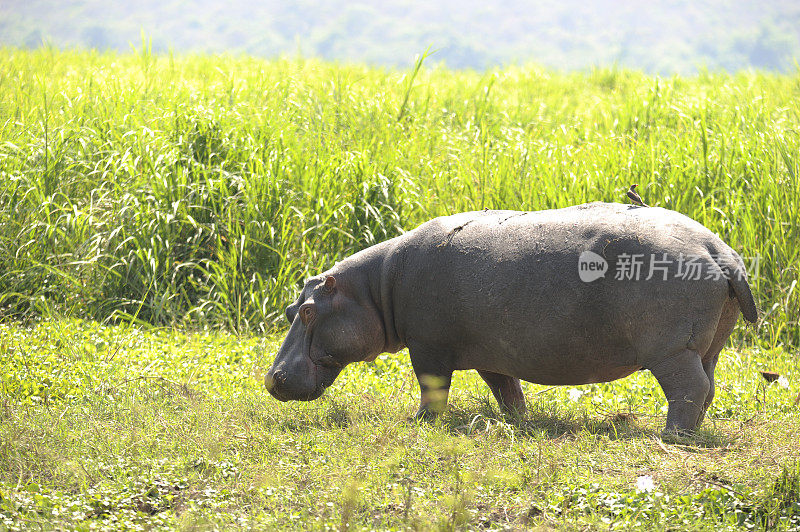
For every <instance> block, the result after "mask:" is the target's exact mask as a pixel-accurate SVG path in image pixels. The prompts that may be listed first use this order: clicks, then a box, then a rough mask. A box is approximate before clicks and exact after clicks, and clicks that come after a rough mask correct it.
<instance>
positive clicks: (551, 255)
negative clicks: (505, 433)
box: [265, 203, 758, 431]
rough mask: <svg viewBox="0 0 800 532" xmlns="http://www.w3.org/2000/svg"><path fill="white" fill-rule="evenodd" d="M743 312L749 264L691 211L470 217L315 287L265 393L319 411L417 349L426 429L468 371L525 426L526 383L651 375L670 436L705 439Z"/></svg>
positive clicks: (419, 234) (300, 303)
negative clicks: (358, 375)
mask: <svg viewBox="0 0 800 532" xmlns="http://www.w3.org/2000/svg"><path fill="white" fill-rule="evenodd" d="M587 257H589V259H588V260H589V261H593V262H590V263H588V264H587V262H586V261H587ZM584 268H587V269H591V270H592V275H585V274H586V273H587V272H586V271H583V269H584ZM740 312H741V313H742V314H743V315H744V318H745V319H746V320H747V321H749V322H755V321H756V320H757V319H758V312H757V309H756V304H755V301H754V300H753V295H752V293H751V291H750V287H749V285H748V282H747V274H746V271H745V268H744V264H743V262H742V259H741V258H740V257H739V255H738V254H737V253H736V252H735V251H734V250H733V249H731V248H730V247H729V246H728V245H727V244H725V243H724V242H723V241H722V240H720V238H719V237H717V236H716V235H715V234H714V233H712V232H711V231H709V230H708V229H706V228H705V227H703V226H702V225H700V224H699V223H697V222H695V221H694V220H691V219H690V218H688V217H686V216H684V215H682V214H679V213H677V212H674V211H670V210H666V209H662V208H658V207H651V208H648V209H642V208H638V207H635V206H633V205H621V204H616V203H590V204H586V205H577V206H574V207H569V208H565V209H556V210H546V211H536V212H516V211H479V212H467V213H462V214H455V215H452V216H446V217H441V218H436V219H433V220H431V221H429V222H427V223H424V224H422V225H421V226H419V227H417V228H416V229H414V230H412V231H409V232H407V233H405V234H403V235H401V236H398V237H396V238H393V239H391V240H388V241H386V242H383V243H381V244H377V245H375V246H372V247H370V248H367V249H365V250H363V251H360V252H358V253H356V254H354V255H352V256H351V257H349V258H347V259H345V260H343V261H341V262H339V263H337V264H336V265H335V266H334V267H333V268H331V269H330V270H328V271H326V272H323V273H321V274H320V275H318V276H315V277H312V278H310V279H308V281H307V282H306V283H305V286H304V287H303V290H302V292H301V293H300V295H299V296H298V298H297V300H296V301H295V302H294V303H293V304H292V305H290V306H289V307H287V309H286V318H287V319H288V321H289V323H290V324H291V327H290V328H289V332H288V334H287V335H286V338H285V340H284V342H283V344H282V345H281V347H280V349H279V351H278V353H277V355H276V357H275V361H274V363H273V364H272V367H271V368H270V369H269V371H268V372H267V375H266V377H265V385H266V388H267V390H269V392H270V394H272V395H273V396H274V397H276V398H277V399H280V400H282V401H287V400H312V399H316V398H317V397H319V396H320V395H322V393H323V391H324V390H325V388H327V387H329V386H330V385H331V384H332V383H333V381H334V379H335V378H336V377H337V375H338V374H339V372H340V371H341V369H342V368H343V367H344V366H346V365H347V364H350V363H352V362H359V361H371V360H374V359H375V357H376V356H377V355H378V354H380V353H383V352H390V353H394V352H397V351H398V350H400V349H402V348H404V347H407V348H408V350H409V353H410V356H411V363H412V365H413V368H414V372H415V374H416V376H417V378H418V380H419V383H420V388H421V403H420V407H419V411H418V413H417V415H418V416H419V417H432V416H435V415H436V414H437V413H438V412H441V411H442V409H443V408H444V407H445V405H446V402H447V391H448V390H449V387H450V381H451V376H452V374H453V372H454V371H456V370H467V369H475V370H478V373H479V374H480V376H481V377H482V378H483V379H484V381H486V384H487V385H488V386H489V388H490V389H491V391H492V393H493V394H494V396H495V398H496V399H497V401H498V403H499V404H500V405H501V407H503V408H506V409H508V410H513V411H517V412H520V411H524V409H525V397H524V395H523V392H522V388H521V387H520V379H522V380H526V381H529V382H533V383H538V384H547V385H570V384H571V385H577V384H587V383H593V382H607V381H612V380H615V379H619V378H622V377H625V376H627V375H630V374H631V373H633V372H634V371H637V370H640V369H648V370H650V371H651V372H652V374H653V375H654V376H655V378H656V379H657V380H658V382H659V384H660V385H661V388H662V389H663V391H664V394H665V395H666V398H667V400H668V404H669V406H668V412H667V420H666V429H667V430H669V431H691V430H693V429H694V428H695V427H697V425H698V424H699V423H700V422H701V421H702V420H703V416H704V414H705V411H706V409H707V408H708V406H709V404H711V401H712V400H713V398H714V368H715V366H716V364H717V359H718V357H719V353H720V351H721V350H722V347H723V345H724V344H725V342H726V340H727V339H728V337H729V336H730V334H731V332H732V331H733V328H734V326H735V324H736V322H737V319H738V316H739V313H740Z"/></svg>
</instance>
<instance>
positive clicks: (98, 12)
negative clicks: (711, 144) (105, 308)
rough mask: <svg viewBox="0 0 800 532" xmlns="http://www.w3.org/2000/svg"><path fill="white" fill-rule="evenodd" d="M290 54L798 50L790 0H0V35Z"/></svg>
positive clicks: (657, 55)
mask: <svg viewBox="0 0 800 532" xmlns="http://www.w3.org/2000/svg"><path fill="white" fill-rule="evenodd" d="M141 30H144V31H145V32H146V33H147V34H148V35H149V36H151V37H152V38H153V44H154V47H155V49H156V50H166V49H168V48H173V49H175V50H177V51H188V50H191V51H214V52H218V51H233V52H247V53H251V54H256V55H262V56H275V55H278V54H286V53H289V54H293V53H295V52H297V51H302V53H303V54H304V55H313V56H319V57H323V58H326V59H338V60H347V61H363V62H368V63H375V64H388V65H398V64H408V62H409V61H411V59H412V58H413V56H414V54H415V53H418V52H420V51H422V50H425V49H426V48H427V47H428V46H432V47H433V48H434V49H437V50H438V52H437V54H436V55H435V56H434V57H435V58H436V59H437V60H440V61H444V62H446V64H447V65H448V66H450V67H452V68H464V67H469V68H477V69H483V68H485V67H487V66H489V65H493V64H503V63H508V62H517V61H533V62H538V63H541V64H544V65H547V66H554V67H559V68H583V67H587V66H590V65H596V64H606V65H607V64H611V63H617V64H619V65H621V66H627V67H634V68H642V69H645V70H647V71H650V72H661V73H665V72H689V71H693V70H694V69H695V68H696V67H697V66H698V65H706V66H708V67H709V68H710V69H712V70H715V69H720V68H722V69H727V70H738V69H741V68H747V67H756V68H764V69H771V70H775V69H776V70H783V71H786V70H790V69H792V68H793V65H794V63H793V58H797V57H799V56H800V3H798V2H796V1H794V0H774V1H768V2H763V1H758V0H736V1H733V2H731V1H727V0H699V1H690V0H672V1H670V0H657V1H653V2H647V3H639V2H633V1H621V2H620V1H615V0H597V1H593V2H586V1H584V0H563V1H558V2H556V1H545V2H537V3H535V4H534V3H531V2H525V1H524V0H505V1H502V2H482V1H477V0H464V1H461V0H459V1H456V0H442V1H439V2H435V3H434V2H428V1H426V0H388V1H385V2H380V3H377V4H376V3H373V2H364V1H347V0H328V1H323V2H315V1H311V0H290V1H286V2H279V1H269V2H256V1H253V0H230V1H228V2H214V1H211V0H164V1H155V0H142V1H138V2H131V1H124V2H106V1H103V0H68V1H63V2H53V1H45V0H5V1H4V2H3V3H2V4H0V43H4V44H10V45H15V46H38V45H40V43H41V42H42V39H46V40H48V41H50V42H52V43H53V44H55V45H56V46H91V47H96V48H100V49H104V48H113V49H118V50H129V49H130V43H131V42H134V43H138V42H139V41H140V32H141Z"/></svg>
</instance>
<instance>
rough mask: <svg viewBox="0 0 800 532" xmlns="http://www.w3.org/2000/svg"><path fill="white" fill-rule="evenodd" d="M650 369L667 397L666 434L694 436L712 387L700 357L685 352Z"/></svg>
mask: <svg viewBox="0 0 800 532" xmlns="http://www.w3.org/2000/svg"><path fill="white" fill-rule="evenodd" d="M649 369H650V371H651V372H652V373H653V375H654V376H655V378H656V379H657V380H658V383H659V384H660V385H661V389H662V390H664V395H666V396H667V403H668V405H669V406H668V410H667V426H666V429H665V430H664V434H667V435H671V434H677V435H680V434H691V433H692V432H693V431H694V429H695V428H696V427H697V425H698V424H699V423H700V421H701V420H702V419H703V414H704V411H705V407H706V398H707V397H708V394H709V389H710V387H711V385H710V383H709V380H708V376H707V375H706V372H705V370H704V369H703V364H702V361H701V360H700V354H699V353H698V352H697V351H692V350H689V349H686V350H684V351H681V352H680V353H676V354H675V355H673V356H671V357H669V358H667V359H665V360H663V361H662V362H661V363H660V364H657V365H655V366H654V367H652V368H649Z"/></svg>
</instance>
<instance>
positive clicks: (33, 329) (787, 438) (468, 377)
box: [0, 319, 800, 530]
mask: <svg viewBox="0 0 800 532" xmlns="http://www.w3.org/2000/svg"><path fill="white" fill-rule="evenodd" d="M279 340H280V339H279V338H263V337H251V336H234V335H230V334H226V333H203V332H196V333H183V332H176V331H172V330H160V329H152V330H142V329H139V328H137V327H130V326H125V325H118V326H109V327H106V326H101V325H98V324H97V323H93V322H87V321H79V320H71V319H66V320H57V321H47V322H42V323H39V324H35V325H31V326H29V327H22V326H19V325H0V361H2V362H0V364H1V365H2V368H0V376H1V377H0V378H2V381H0V382H1V384H0V401H2V403H1V404H0V419H1V420H2V422H1V423H0V529H4V528H7V529H12V530H16V529H37V530H38V529H78V530H89V529H98V528H105V529H109V530H112V529H114V530H115V529H123V528H127V529H142V528H151V527H155V528H159V527H165V528H180V529H209V528H258V529H267V528H281V529H288V530H309V529H314V530H325V529H338V530H362V529H364V530H366V529H394V530H406V529H409V530H431V529H442V530H454V529H478V528H489V529H521V528H571V529H587V528H588V529H600V528H603V529H608V528H619V529H622V528H624V529H641V530H651V529H670V530H675V529H687V530H705V529H708V530H711V529H720V528H728V529H741V528H744V527H755V528H759V529H760V528H773V527H774V528H778V529H800V469H799V468H800V444H798V441H800V406H799V405H798V404H797V399H796V398H797V396H798V393H800V364H798V360H797V357H796V356H794V355H793V354H792V353H790V352H787V351H784V350H780V349H778V350H773V351H765V350H762V349H754V348H742V347H741V346H733V348H731V349H727V350H726V351H725V352H724V353H723V356H722V359H721V362H720V365H719V367H718V369H717V379H718V385H719V389H718V390H719V391H718V395H717V400H716V401H715V403H714V405H713V407H712V409H711V411H710V413H709V418H708V420H707V421H706V423H705V424H704V426H703V428H702V430H701V431H700V432H699V433H698V434H697V435H696V436H695V437H692V438H688V439H686V440H684V441H680V442H677V443H676V442H673V443H668V442H664V441H662V440H661V439H660V438H659V430H660V428H661V426H662V425H663V423H664V416H665V414H664V412H665V400H664V397H663V395H662V393H661V391H660V389H659V388H658V385H657V383H656V382H655V379H653V377H652V376H651V375H650V374H649V373H647V372H640V373H637V374H634V375H633V376H631V377H629V378H627V379H623V380H621V381H617V382H614V383H608V384H596V385H586V386H578V387H557V388H548V387H543V386H537V385H531V384H527V385H525V391H526V396H527V398H528V401H529V403H530V411H529V413H528V414H527V415H526V416H525V417H523V418H521V419H511V418H506V417H504V416H503V415H501V414H500V413H499V412H498V410H497V407H496V404H495V403H494V401H493V399H490V394H489V392H488V390H487V389H486V388H485V386H484V385H483V384H482V383H481V381H480V379H479V378H477V375H476V374H474V372H460V373H458V374H457V375H456V379H455V382H454V388H453V393H452V396H451V406H450V409H449V411H448V412H447V413H446V414H445V415H444V416H443V418H442V419H440V420H439V421H437V422H436V423H432V424H431V423H417V422H415V421H411V420H409V416H411V415H412V414H413V413H414V411H415V408H416V406H417V394H418V390H417V385H416V383H415V381H414V378H413V374H412V371H411V368H410V364H409V362H408V358H407V354H406V353H404V352H403V353H399V354H397V355H383V356H381V357H379V358H378V359H377V360H376V361H375V362H374V363H370V364H366V363H362V364H357V365H353V366H350V367H348V368H347V369H346V370H345V372H344V373H343V374H342V375H341V376H340V378H339V379H338V380H337V381H336V383H335V384H334V385H333V386H332V387H331V388H330V389H329V390H327V391H326V394H325V396H324V397H323V398H322V399H320V400H318V401H316V402H312V403H296V402H294V403H285V404H284V403H280V402H278V401H276V400H274V399H272V398H271V397H270V396H269V395H268V394H266V393H265V391H264V389H263V387H262V385H261V377H262V374H263V372H264V369H265V367H267V366H268V365H269V363H270V362H271V360H272V356H273V353H274V352H275V350H276V348H277V346H278V345H279ZM765 369H770V370H773V371H777V372H779V373H781V374H782V375H783V376H784V377H785V378H786V379H787V381H788V387H785V386H784V385H782V384H779V383H773V384H771V385H767V384H766V382H765V381H764V380H763V379H762V377H761V375H760V373H759V371H760V370H765ZM644 476H649V477H651V478H652V481H653V483H654V489H653V491H650V492H647V491H641V490H639V489H637V479H638V478H639V477H644Z"/></svg>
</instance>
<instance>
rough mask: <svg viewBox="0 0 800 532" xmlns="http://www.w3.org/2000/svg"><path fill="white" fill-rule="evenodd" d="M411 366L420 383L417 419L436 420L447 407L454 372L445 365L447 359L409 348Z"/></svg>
mask: <svg viewBox="0 0 800 532" xmlns="http://www.w3.org/2000/svg"><path fill="white" fill-rule="evenodd" d="M409 351H410V354H411V365H412V366H413V368H414V373H415V374H416V376H417V380H418V381H419V388H420V404H419V410H418V411H417V414H416V416H415V417H416V418H417V419H427V420H431V419H434V418H435V417H436V416H437V415H439V414H440V413H442V412H443V411H444V409H445V408H446V407H447V396H448V394H449V393H450V382H451V381H452V378H453V370H452V369H451V368H450V367H449V366H448V365H447V364H445V363H443V360H446V358H445V357H440V356H433V355H432V354H431V353H427V352H421V350H419V349H414V348H413V347H410V348H409Z"/></svg>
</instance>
